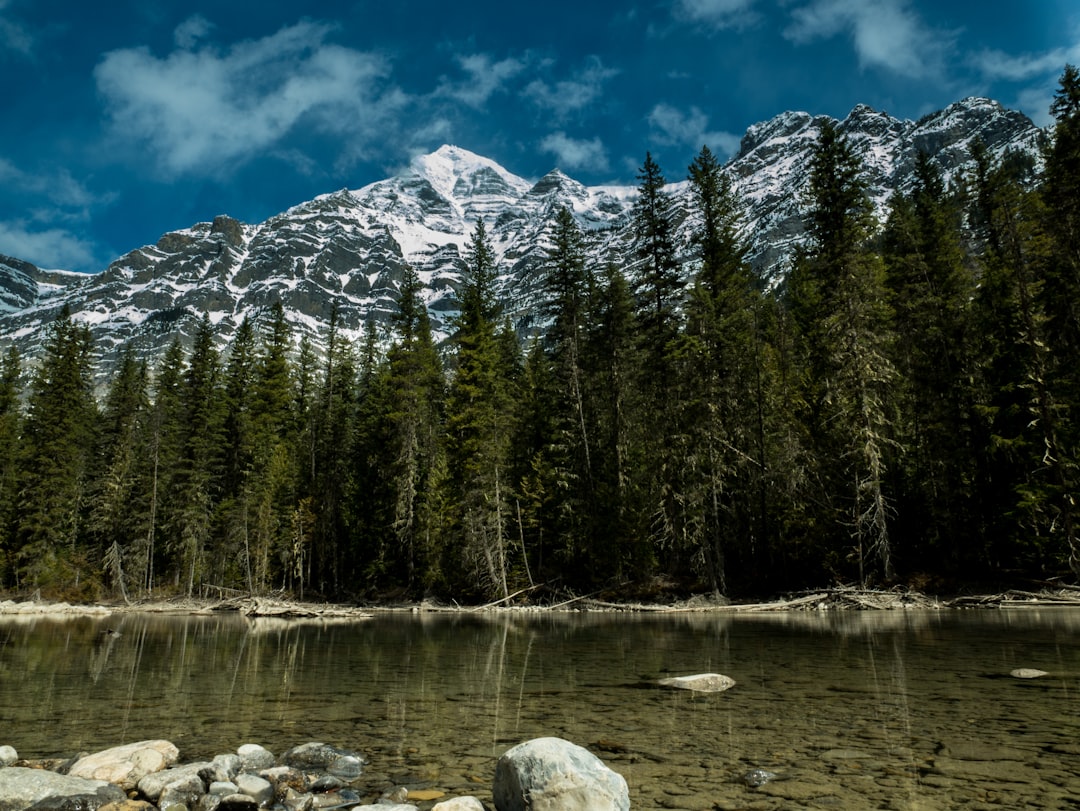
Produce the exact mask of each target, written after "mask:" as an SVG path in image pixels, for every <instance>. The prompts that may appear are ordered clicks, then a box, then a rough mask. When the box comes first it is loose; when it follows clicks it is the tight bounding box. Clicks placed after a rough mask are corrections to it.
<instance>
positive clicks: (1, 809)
mask: <svg viewBox="0 0 1080 811" xmlns="http://www.w3.org/2000/svg"><path fill="white" fill-rule="evenodd" d="M126 799H127V795H125V794H124V791H123V789H121V788H120V787H119V786H114V785H113V784H112V783H108V782H106V781H104V780H87V779H85V778H83V777H72V776H71V775H67V774H57V773H56V772H50V771H45V770H44V769H27V768H24V767H22V766H8V767H6V768H3V769H0V811H24V809H27V808H30V807H31V806H37V807H41V808H78V809H80V811H97V809H99V808H101V806H103V805H108V804H109V803H116V802H123V801H124V800H126Z"/></svg>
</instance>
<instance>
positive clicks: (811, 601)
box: [0, 584, 1080, 620]
mask: <svg viewBox="0 0 1080 811" xmlns="http://www.w3.org/2000/svg"><path fill="white" fill-rule="evenodd" d="M518 596H519V597H520V595H518ZM1046 606H1080V587H1077V586H1070V585H1064V584H1059V585H1055V586H1052V587H1051V586H1048V587H1044V588H1041V589H1039V590H1037V591H1035V590H1025V589H1009V590H1007V591H1003V592H999V593H995V594H961V595H952V596H948V597H942V596H935V595H929V594H924V593H921V592H917V591H912V590H908V589H888V590H878V589H859V588H854V587H849V586H836V587H832V588H828V589H821V590H817V591H813V592H808V593H800V594H796V595H792V596H787V597H781V598H777V599H775V600H769V601H765V602H742V603H740V602H730V601H727V600H725V599H723V598H719V599H718V598H715V597H712V596H695V597H691V598H689V599H686V600H680V601H676V602H671V603H639V602H615V601H609V600H602V599H597V598H595V597H588V596H586V597H575V598H572V599H568V600H564V601H561V602H557V603H550V604H545V603H532V602H526V601H515V600H513V599H504V600H497V601H495V602H492V603H487V604H484V605H476V606H462V605H458V604H456V603H454V604H446V603H439V602H435V601H430V600H424V601H421V602H418V603H367V604H362V605H361V604H357V605H350V604H343V603H316V602H303V601H296V600H289V599H281V598H273V597H248V596H244V597H233V598H229V599H210V598H206V599H199V598H188V597H183V598H173V599H164V600H155V599H149V600H129V601H126V602H120V601H118V602H110V603H104V602H103V603H69V602H63V601H60V602H53V601H48V600H40V599H29V600H25V599H0V615H40V614H49V615H95V614H97V615H105V614H115V613H126V612H136V613H150V614H187V615H199V614H216V613H223V612H235V613H239V614H243V615H244V616H249V617H280V618H282V619H298V620H300V619H323V620H333V619H346V620H356V619H365V618H368V617H371V616H374V615H375V614H380V613H411V614H421V613H456V614H469V613H487V612H496V613H544V612H567V613H580V612H593V613H638V614H679V613H682V614H689V613H717V614H751V613H768V612H783V611H897V610H912V609H927V610H940V609H949V608H961V609H972V608H996V609H1000V608H1024V607H1046Z"/></svg>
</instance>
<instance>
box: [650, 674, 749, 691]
mask: <svg viewBox="0 0 1080 811" xmlns="http://www.w3.org/2000/svg"><path fill="white" fill-rule="evenodd" d="M658 684H660V685H661V686H663V687H674V688H676V689H679V690H692V691H694V692H695V693H722V692H723V691H724V690H730V689H731V688H732V687H734V686H735V679H733V678H731V677H730V676H725V675H723V674H721V673H700V674H698V675H696V676H674V677H672V678H670V679H660V681H659V682H658Z"/></svg>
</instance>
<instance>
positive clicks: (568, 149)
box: [540, 131, 609, 172]
mask: <svg viewBox="0 0 1080 811" xmlns="http://www.w3.org/2000/svg"><path fill="white" fill-rule="evenodd" d="M540 149H541V151H543V152H550V153H551V154H553V155H554V156H555V160H556V161H558V165H559V168H560V169H563V170H565V171H574V170H576V169H586V170H588V171H591V172H606V171H608V168H609V163H608V157H607V150H606V149H604V145H603V144H602V143H601V141H600V139H599V138H591V139H588V140H586V139H580V138H571V137H570V136H568V135H567V134H566V133H565V132H561V131H560V132H553V133H551V134H550V135H548V136H547V137H546V138H544V140H542V141H541V142H540Z"/></svg>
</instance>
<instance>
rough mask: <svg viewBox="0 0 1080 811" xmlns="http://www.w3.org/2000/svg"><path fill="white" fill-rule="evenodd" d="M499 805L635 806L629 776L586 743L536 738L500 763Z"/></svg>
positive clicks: (558, 809)
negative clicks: (594, 752) (628, 786)
mask: <svg viewBox="0 0 1080 811" xmlns="http://www.w3.org/2000/svg"><path fill="white" fill-rule="evenodd" d="M492 794H493V796H494V799H495V808H496V809H497V811H629V809H630V794H629V791H628V789H627V785H626V780H625V779H624V778H623V776H622V775H621V774H618V773H617V772H614V771H612V770H611V769H610V768H608V767H607V765H605V764H604V762H603V761H601V760H600V758H598V757H597V756H596V755H594V754H593V753H592V752H590V751H589V750H588V749H585V748H584V747H581V746H578V745H577V744H574V743H571V742H570V741H566V740H563V739H562V738H536V739H534V740H531V741H526V742H525V743H522V744H518V745H517V746H515V747H513V748H512V749H509V750H508V751H506V752H504V753H503V755H502V757H500V758H499V760H498V762H497V763H496V764H495V781H494V783H493V785H492Z"/></svg>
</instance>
